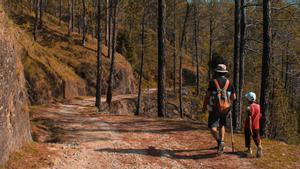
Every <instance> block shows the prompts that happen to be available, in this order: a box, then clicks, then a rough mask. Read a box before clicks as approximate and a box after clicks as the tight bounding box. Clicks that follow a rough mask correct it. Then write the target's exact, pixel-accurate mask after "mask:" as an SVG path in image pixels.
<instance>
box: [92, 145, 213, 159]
mask: <svg viewBox="0 0 300 169" xmlns="http://www.w3.org/2000/svg"><path fill="white" fill-rule="evenodd" d="M95 151H97V152H107V153H119V154H137V155H146V156H153V157H167V158H170V159H175V160H184V159H188V160H190V159H191V160H198V159H209V158H215V157H217V156H218V155H217V153H216V152H214V151H212V149H200V150H167V149H156V148H155V147H153V146H149V147H148V149H112V148H104V149H96V150H95ZM187 153H189V154H187ZM191 153H192V154H191Z"/></svg>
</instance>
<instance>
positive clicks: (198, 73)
mask: <svg viewBox="0 0 300 169" xmlns="http://www.w3.org/2000/svg"><path fill="white" fill-rule="evenodd" d="M197 12H198V11H197V3H194V40H195V58H196V69H197V77H196V78H197V79H196V90H197V91H196V94H197V96H198V95H199V92H200V72H199V56H198V24H197V22H198V20H197V18H198V17H197V16H198V13H197Z"/></svg>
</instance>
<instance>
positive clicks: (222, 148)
mask: <svg viewBox="0 0 300 169" xmlns="http://www.w3.org/2000/svg"><path fill="white" fill-rule="evenodd" d="M224 147H225V144H224V142H223V141H221V142H220V145H219V149H218V154H219V155H221V154H223V153H224Z"/></svg>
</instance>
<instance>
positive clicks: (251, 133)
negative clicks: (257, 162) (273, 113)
mask: <svg viewBox="0 0 300 169" xmlns="http://www.w3.org/2000/svg"><path fill="white" fill-rule="evenodd" d="M245 97H246V99H247V102H248V107H247V112H246V117H247V118H246V120H245V125H244V130H245V147H246V148H247V150H246V152H247V154H248V156H250V155H251V154H252V150H251V137H252V139H253V141H254V143H255V145H256V157H258V158H259V157H261V156H262V146H261V139H260V136H259V127H260V126H259V121H260V116H261V114H260V105H259V104H257V103H256V94H255V93H254V92H249V93H247V94H246V95H245Z"/></svg>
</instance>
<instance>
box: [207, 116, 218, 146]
mask: <svg viewBox="0 0 300 169" xmlns="http://www.w3.org/2000/svg"><path fill="white" fill-rule="evenodd" d="M218 127H219V118H218V117H217V116H215V113H213V112H210V113H209V117H208V128H210V132H211V134H212V136H213V137H214V139H215V140H216V141H217V143H218V144H219V136H218Z"/></svg>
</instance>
